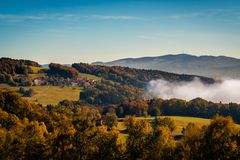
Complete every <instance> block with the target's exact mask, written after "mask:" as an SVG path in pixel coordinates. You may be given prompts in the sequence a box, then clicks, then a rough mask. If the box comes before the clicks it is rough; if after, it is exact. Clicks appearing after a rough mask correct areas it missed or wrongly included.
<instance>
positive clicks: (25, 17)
mask: <svg viewBox="0 0 240 160" xmlns="http://www.w3.org/2000/svg"><path fill="white" fill-rule="evenodd" d="M45 18H46V17H45V16H43V15H37V16H36V15H14V14H0V20H2V21H8V22H22V21H28V20H44V19H45Z"/></svg>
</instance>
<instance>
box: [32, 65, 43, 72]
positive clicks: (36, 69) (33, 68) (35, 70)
mask: <svg viewBox="0 0 240 160" xmlns="http://www.w3.org/2000/svg"><path fill="white" fill-rule="evenodd" d="M30 68H31V69H32V70H33V72H34V73H38V71H40V70H41V69H43V68H41V67H34V66H31V67H30Z"/></svg>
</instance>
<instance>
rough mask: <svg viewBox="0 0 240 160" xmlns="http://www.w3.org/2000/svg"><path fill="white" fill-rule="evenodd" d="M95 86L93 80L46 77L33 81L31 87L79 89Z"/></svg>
mask: <svg viewBox="0 0 240 160" xmlns="http://www.w3.org/2000/svg"><path fill="white" fill-rule="evenodd" d="M95 84H96V81H95V80H92V79H83V78H77V79H71V78H66V79H62V78H46V77H39V78H35V79H33V85H35V86H46V85H53V86H59V87H64V86H73V87H76V86H79V87H90V86H93V85H95Z"/></svg>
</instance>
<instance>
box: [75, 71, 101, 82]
mask: <svg viewBox="0 0 240 160" xmlns="http://www.w3.org/2000/svg"><path fill="white" fill-rule="evenodd" d="M79 77H81V78H86V79H91V80H95V81H100V80H101V79H102V77H98V76H95V75H91V74H86V73H79Z"/></svg>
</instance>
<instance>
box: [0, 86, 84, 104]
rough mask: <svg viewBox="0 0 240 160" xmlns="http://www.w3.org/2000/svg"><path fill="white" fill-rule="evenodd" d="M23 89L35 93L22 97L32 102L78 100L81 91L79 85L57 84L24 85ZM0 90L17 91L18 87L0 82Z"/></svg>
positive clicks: (55, 102)
mask: <svg viewBox="0 0 240 160" xmlns="http://www.w3.org/2000/svg"><path fill="white" fill-rule="evenodd" d="M24 88H25V89H29V88H32V89H33V90H34V92H35V94H34V95H33V96H32V97H24V98H25V99H28V100H30V101H32V102H34V103H41V104H43V105H47V104H53V105H54V104H58V102H59V101H62V100H65V99H67V100H78V99H79V94H80V91H81V88H80V87H63V88H62V87H58V86H32V87H24ZM0 89H1V91H4V90H13V91H17V90H18V89H19V87H11V86H9V85H7V84H0Z"/></svg>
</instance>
